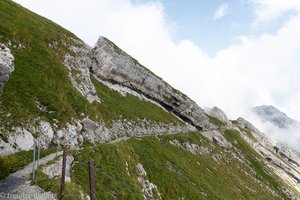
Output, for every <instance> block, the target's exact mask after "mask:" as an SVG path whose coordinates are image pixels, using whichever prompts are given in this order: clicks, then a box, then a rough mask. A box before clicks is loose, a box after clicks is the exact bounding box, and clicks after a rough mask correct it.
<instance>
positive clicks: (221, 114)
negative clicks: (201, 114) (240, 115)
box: [208, 107, 230, 123]
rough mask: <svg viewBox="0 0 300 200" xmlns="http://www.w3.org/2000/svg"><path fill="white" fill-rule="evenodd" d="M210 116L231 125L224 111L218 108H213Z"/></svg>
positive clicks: (209, 111)
mask: <svg viewBox="0 0 300 200" xmlns="http://www.w3.org/2000/svg"><path fill="white" fill-rule="evenodd" d="M208 114H209V115H210V116H212V117H215V118H217V119H219V120H221V121H222V122H225V123H230V121H229V120H228V118H227V116H226V114H225V113H224V111H223V110H221V109H220V108H218V107H213V108H211V109H209V110H208Z"/></svg>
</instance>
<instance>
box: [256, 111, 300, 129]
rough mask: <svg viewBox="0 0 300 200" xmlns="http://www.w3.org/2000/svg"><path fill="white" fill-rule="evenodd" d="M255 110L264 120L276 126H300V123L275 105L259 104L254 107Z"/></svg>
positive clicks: (282, 127)
mask: <svg viewBox="0 0 300 200" xmlns="http://www.w3.org/2000/svg"><path fill="white" fill-rule="evenodd" d="M253 112H254V113H255V114H256V115H257V116H258V117H259V118H260V119H261V120H262V121H263V122H270V123H272V124H273V125H274V126H276V127H278V128H281V129H286V128H291V127H293V126H300V123H299V122H297V121H296V120H294V119H291V118H290V117H288V116H287V115H286V114H285V113H283V112H281V111H280V110H278V109H277V108H276V107H274V106H266V105H262V106H257V107H254V108H253Z"/></svg>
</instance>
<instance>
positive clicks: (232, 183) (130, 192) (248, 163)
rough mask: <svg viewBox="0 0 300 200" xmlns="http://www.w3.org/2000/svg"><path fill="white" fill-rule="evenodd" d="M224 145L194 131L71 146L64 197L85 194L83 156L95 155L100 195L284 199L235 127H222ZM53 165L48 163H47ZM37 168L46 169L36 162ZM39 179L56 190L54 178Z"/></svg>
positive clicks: (47, 187)
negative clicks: (78, 147) (79, 147)
mask: <svg viewBox="0 0 300 200" xmlns="http://www.w3.org/2000/svg"><path fill="white" fill-rule="evenodd" d="M224 135H225V137H226V138H227V139H228V141H230V142H232V144H233V145H232V146H231V147H229V148H226V149H224V148H222V147H220V146H219V145H217V144H214V143H211V142H210V140H208V139H207V138H205V137H204V136H202V135H201V133H199V132H193V133H188V134H175V135H164V136H157V137H155V136H148V137H143V138H131V139H128V140H126V141H121V142H118V143H110V144H100V145H97V146H95V147H89V148H85V149H82V150H80V151H78V152H73V153H72V154H73V155H74V158H75V161H74V165H73V169H72V172H71V175H70V179H71V180H72V181H71V182H70V183H69V184H68V186H67V189H66V190H67V192H66V198H67V199H74V197H76V196H80V191H81V192H82V194H84V196H86V195H88V194H89V190H88V188H87V187H86V186H87V185H88V184H89V180H88V167H87V163H88V160H90V159H93V160H94V161H95V177H96V187H97V189H96V191H97V198H100V199H114V198H116V199H144V198H146V199H153V198H156V199H289V197H288V196H286V194H285V193H284V190H283V188H282V182H281V181H279V179H278V178H276V177H273V176H272V174H270V173H269V172H268V169H267V167H266V166H265V165H264V163H263V159H262V157H260V156H259V155H258V154H257V153H256V152H255V151H254V150H253V149H252V148H251V146H250V145H249V144H247V143H246V142H245V141H244V140H243V139H242V137H241V136H240V133H239V132H238V131H236V130H228V131H225V133H224ZM52 165H53V164H52ZM41 169H42V170H41V171H40V173H43V171H45V170H44V169H45V167H44V168H43V167H42V168H41ZM38 184H40V185H41V186H42V187H44V188H45V189H46V190H52V191H54V192H57V193H58V192H59V179H53V180H52V181H51V182H49V179H48V177H47V175H40V179H39V182H38Z"/></svg>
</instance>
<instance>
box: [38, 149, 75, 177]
mask: <svg viewBox="0 0 300 200" xmlns="http://www.w3.org/2000/svg"><path fill="white" fill-rule="evenodd" d="M62 159H63V158H60V159H59V160H57V161H56V162H55V163H53V164H51V165H46V166H45V167H43V168H42V171H43V172H44V174H46V175H48V177H49V178H54V177H61V171H62ZM73 161H74V157H73V156H70V155H68V156H67V158H66V176H65V179H66V181H67V182H70V181H71V178H70V174H71V166H72V163H73Z"/></svg>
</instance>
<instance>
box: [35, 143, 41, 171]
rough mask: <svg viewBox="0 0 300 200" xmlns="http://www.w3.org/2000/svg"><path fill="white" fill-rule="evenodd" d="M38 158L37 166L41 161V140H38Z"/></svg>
mask: <svg viewBox="0 0 300 200" xmlns="http://www.w3.org/2000/svg"><path fill="white" fill-rule="evenodd" d="M37 149H38V158H37V164H36V167H39V162H40V153H41V145H40V141H38V148H37Z"/></svg>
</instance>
